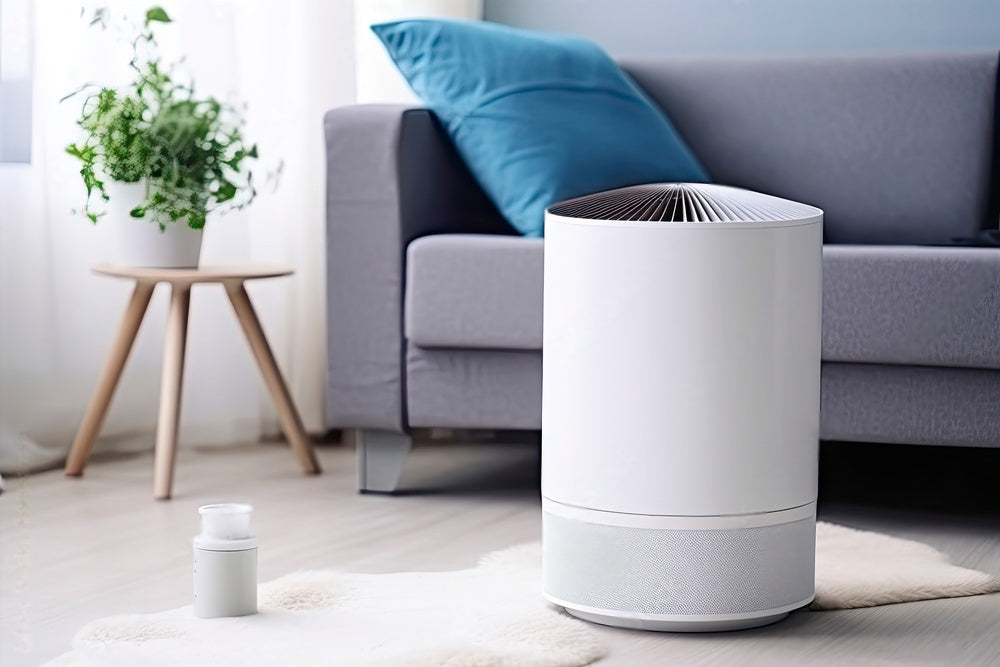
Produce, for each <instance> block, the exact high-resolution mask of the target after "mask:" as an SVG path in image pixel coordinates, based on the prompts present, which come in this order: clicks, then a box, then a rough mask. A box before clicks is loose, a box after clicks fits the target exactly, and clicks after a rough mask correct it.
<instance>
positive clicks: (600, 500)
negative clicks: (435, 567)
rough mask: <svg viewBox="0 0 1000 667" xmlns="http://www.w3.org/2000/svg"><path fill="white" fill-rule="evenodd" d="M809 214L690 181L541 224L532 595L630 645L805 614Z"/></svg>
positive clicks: (814, 235) (812, 485) (815, 376)
mask: <svg viewBox="0 0 1000 667" xmlns="http://www.w3.org/2000/svg"><path fill="white" fill-rule="evenodd" d="M822 221H823V212H822V211H821V210H819V209H817V208H813V207H811V206H806V205H803V204H798V203H795V202H791V201H788V200H785V199H779V198H776V197H771V196H768V195H764V194H760V193H755V192H750V191H746V190H741V189H737V188H731V187H725V186H719V185H705V184H669V183H664V184H655V185H643V186H635V187H629V188H622V189H619V190H613V191H609V192H603V193H599V194H596V195H591V196H586V197H580V198H578V199H573V200H570V201H567V202H563V203H560V204H556V205H554V206H552V207H550V208H549V210H548V211H547V212H546V218H545V305H544V342H543V345H544V359H543V390H542V509H543V571H544V573H543V574H544V576H543V579H544V584H543V586H544V595H545V597H546V598H547V599H548V600H549V601H551V602H553V603H555V604H558V605H561V606H563V607H565V608H566V610H567V611H569V612H570V613H571V614H573V615H575V616H578V617H580V618H584V619H587V620H591V621H596V622H598V623H604V624H608V625H617V626H624V627H630V628H643V629H650V630H675V631H715V630H731V629H738V628H747V627H753V626H757V625H763V624H766V623H771V622H774V621H776V620H779V619H781V618H783V617H784V616H785V615H787V613H788V612H789V611H791V610H793V609H796V608H798V607H802V606H804V605H806V604H808V603H809V602H810V601H811V600H812V598H813V587H814V569H815V526H816V495H817V458H818V448H819V441H818V439H819V374H820V325H821V297H822V294H821V290H822V285H821V271H822Z"/></svg>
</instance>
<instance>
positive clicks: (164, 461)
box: [153, 284, 191, 500]
mask: <svg viewBox="0 0 1000 667" xmlns="http://www.w3.org/2000/svg"><path fill="white" fill-rule="evenodd" d="M190 302H191V286H190V285H179V284H174V285H173V292H172V293H171V295H170V312H169V314H168V315H167V333H166V338H165V340H164V343H163V376H162V377H161V378H160V417H159V421H158V423H157V425H156V453H155V455H154V460H153V497H154V498H156V499H157V500H166V499H167V498H169V497H170V491H171V487H172V486H173V479H174V455H175V454H176V452H177V427H178V425H179V423H180V416H181V384H182V382H183V377H184V347H185V343H186V341H187V322H188V306H189V305H190Z"/></svg>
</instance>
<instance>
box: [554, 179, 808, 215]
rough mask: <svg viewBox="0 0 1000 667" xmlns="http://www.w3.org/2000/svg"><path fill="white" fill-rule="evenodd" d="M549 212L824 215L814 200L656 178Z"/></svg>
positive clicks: (585, 197) (568, 201)
mask: <svg viewBox="0 0 1000 667" xmlns="http://www.w3.org/2000/svg"><path fill="white" fill-rule="evenodd" d="M548 211H549V213H552V214H554V215H559V216H563V217H566V218H578V219H584V220H619V221H623V222H624V221H630V222H707V223H712V222H743V223H745V222H785V221H795V220H806V219H809V218H814V217H816V216H818V215H822V211H820V210H819V209H817V208H814V207H812V206H807V205H805V204H799V203H797V202H793V201H789V200H787V199H781V198H779V197H772V196H770V195H765V194H761V193H759V192H751V191H750V190H743V189H740V188H733V187H728V186H724V185H714V184H708V183H653V184H649V185H634V186H631V187H627V188H619V189H617V190H608V191H606V192H598V193H597V194H592V195H586V196H583V197H577V198H576V199H569V200H567V201H564V202H560V203H558V204H554V205H553V206H551V207H550V208H549V210H548Z"/></svg>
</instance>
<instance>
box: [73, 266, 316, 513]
mask: <svg viewBox="0 0 1000 667" xmlns="http://www.w3.org/2000/svg"><path fill="white" fill-rule="evenodd" d="M94 272H95V273H99V274H101V275H105V276H114V277H117V278H130V279H132V280H134V281H135V290H134V291H133V292H132V299H131V300H130V301H129V304H128V308H126V310H125V316H124V317H123V318H122V323H121V325H120V326H119V327H118V333H117V334H116V335H115V339H114V341H113V342H112V344H111V351H110V353H109V354H108V359H107V361H106V362H105V364H104V369H103V370H102V371H101V375H100V378H99V379H98V381H97V388H96V389H95V390H94V396H93V398H92V399H91V401H90V406H89V407H88V408H87V412H86V414H85V415H84V417H83V422H82V423H81V424H80V430H79V431H78V432H77V434H76V439H75V440H74V441H73V446H72V448H70V452H69V457H68V458H67V459H66V474H67V475H70V476H79V475H82V474H83V468H84V466H85V465H86V464H87V459H88V458H89V457H90V452H91V450H92V449H93V448H94V441H95V440H96V439H97V435H98V433H100V430H101V424H102V423H103V422H104V417H105V415H106V414H107V411H108V405H109V404H110V403H111V397H112V395H113V394H114V391H115V387H116V386H117V385H118V380H119V378H120V377H121V373H122V369H123V368H124V367H125V361H126V360H127V359H128V355H129V352H131V350H132V344H133V343H134V342H135V336H136V334H137V333H138V331H139V325H140V324H142V319H143V317H144V316H145V314H146V308H147V307H148V306H149V300H150V297H152V295H153V288H154V287H156V284H157V283H170V289H171V293H170V312H169V314H168V316H167V333H166V339H165V341H164V345H163V374H162V377H161V378H160V416H159V423H158V424H157V428H156V450H155V454H154V464H153V497H154V498H156V499H157V500H164V499H167V498H169V497H170V492H171V488H172V486H173V476H174V455H175V453H176V450H177V426H178V423H179V421H180V398H181V381H182V376H183V371H184V347H185V342H186V339H187V322H188V305H189V303H190V299H191V286H192V285H194V284H195V283H221V284H222V286H223V287H224V288H225V289H226V294H228V295H229V300H230V302H232V304H233V310H235V311H236V317H237V319H238V320H239V322H240V325H241V326H242V327H243V333H244V334H246V337H247V342H248V343H249V344H250V349H251V350H252V351H253V355H254V358H255V359H256V360H257V366H258V367H259V368H260V372H261V375H263V377H264V384H266V385H267V389H268V391H269V392H270V394H271V399H272V400H273V401H274V406H275V408H276V409H277V411H278V418H279V419H280V421H281V428H282V430H283V431H284V432H285V437H286V438H287V439H288V442H289V443H290V445H291V447H292V450H293V451H294V453H295V456H296V457H297V458H298V460H299V464H300V465H301V466H302V470H303V471H304V472H305V473H306V474H317V473H319V471H320V469H319V463H318V462H317V461H316V454H315V452H314V451H313V447H312V442H310V440H309V438H308V437H307V436H306V433H305V429H304V428H303V426H302V419H301V418H300V417H299V413H298V411H297V410H296V409H295V404H294V403H293V402H292V396H291V394H290V393H289V391H288V387H287V386H286V385H285V381H284V379H283V378H282V377H281V371H280V370H279V369H278V364H277V363H276V362H275V360H274V355H273V354H272V353H271V347H270V346H269V345H268V343H267V338H266V337H265V336H264V330H263V329H262V328H261V326H260V320H258V319H257V313H256V312H255V311H254V308H253V304H251V302H250V296H249V295H248V294H247V292H246V289H245V288H244V286H243V283H244V282H245V281H247V280H257V279H261V278H277V277H279V276H288V275H291V274H292V270H291V269H289V268H284V267H254V266H238V267H204V268H198V269H146V268H132V267H123V266H110V265H101V266H97V267H95V268H94Z"/></svg>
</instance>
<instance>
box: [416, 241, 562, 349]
mask: <svg viewBox="0 0 1000 667" xmlns="http://www.w3.org/2000/svg"><path fill="white" fill-rule="evenodd" d="M542 243H543V242H542V240H541V239H531V238H524V237H517V236H499V235H490V234H441V235H437V236H425V237H423V238H419V239H417V240H415V241H413V242H412V243H410V245H409V247H408V248H407V259H406V296H405V299H404V301H405V315H404V333H405V335H406V338H407V340H409V341H410V342H411V343H413V344H414V345H417V346H419V347H424V348H436V347H444V348H479V349H506V350H540V349H542Z"/></svg>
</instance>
